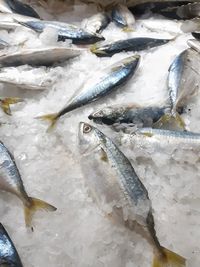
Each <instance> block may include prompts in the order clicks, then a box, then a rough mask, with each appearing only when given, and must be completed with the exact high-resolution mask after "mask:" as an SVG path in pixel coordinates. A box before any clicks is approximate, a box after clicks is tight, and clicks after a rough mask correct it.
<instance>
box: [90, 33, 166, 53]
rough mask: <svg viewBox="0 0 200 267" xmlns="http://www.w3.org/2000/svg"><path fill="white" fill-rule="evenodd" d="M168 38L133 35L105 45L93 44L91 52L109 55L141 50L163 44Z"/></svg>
mask: <svg viewBox="0 0 200 267" xmlns="http://www.w3.org/2000/svg"><path fill="white" fill-rule="evenodd" d="M169 41H170V40H167V39H154V38H147V37H135V38H130V39H126V40H120V41H116V42H113V43H109V44H105V45H102V46H101V45H93V46H92V47H91V52H92V53H94V54H96V55H97V56H99V57H111V56H113V55H114V54H116V53H120V52H123V51H126V52H128V51H133V52H135V51H141V50H145V49H150V48H152V47H156V46H160V45H164V44H166V43H168V42H169Z"/></svg>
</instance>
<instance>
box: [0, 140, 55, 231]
mask: <svg viewBox="0 0 200 267" xmlns="http://www.w3.org/2000/svg"><path fill="white" fill-rule="evenodd" d="M0 190H2V191H6V192H9V193H11V194H14V195H16V196H17V197H18V198H19V199H20V200H21V201H22V203H23V205H24V209H25V210H24V211H25V221H26V225H27V226H28V227H29V226H31V219H32V216H33V214H34V212H35V211H36V210H38V209H47V210H49V211H55V210H56V208H55V207H53V206H51V205H49V204H48V203H46V202H43V201H42V200H39V199H35V198H31V197H29V196H28V194H27V193H26V190H25V187H24V185H23V181H22V178H21V175H20V172H19V170H18V168H17V165H16V163H15V159H14V157H13V155H12V154H11V153H10V152H9V150H8V149H7V148H6V147H5V145H4V144H3V143H2V142H0Z"/></svg>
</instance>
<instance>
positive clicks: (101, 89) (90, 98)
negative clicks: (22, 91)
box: [38, 55, 140, 129]
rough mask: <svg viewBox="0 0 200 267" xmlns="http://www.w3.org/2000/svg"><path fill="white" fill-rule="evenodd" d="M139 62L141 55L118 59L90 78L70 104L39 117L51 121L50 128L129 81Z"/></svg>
mask: <svg viewBox="0 0 200 267" xmlns="http://www.w3.org/2000/svg"><path fill="white" fill-rule="evenodd" d="M139 62H140V56H139V55H136V56H131V57H126V58H124V59H122V60H120V61H118V62H117V63H115V64H113V65H111V66H110V67H109V68H106V69H105V70H103V71H101V72H100V74H99V75H98V76H95V79H94V78H93V77H92V78H91V79H89V80H88V82H87V83H86V84H85V85H84V86H83V88H81V89H80V91H79V92H75V94H74V96H72V98H71V99H70V100H69V102H68V104H67V105H66V106H65V107H64V108H63V109H61V110H60V111H59V112H58V113H54V114H48V115H44V116H41V117H38V118H39V119H42V120H48V121H50V122H51V126H50V128H51V127H53V126H54V125H55V123H56V122H57V120H58V119H59V118H60V117H62V116H63V115H65V114H67V113H69V112H71V111H73V110H75V109H77V108H80V107H82V106H84V105H88V104H89V103H91V102H94V101H96V100H98V99H99V98H101V97H103V96H105V95H108V94H109V93H111V92H112V91H114V90H116V89H117V88H118V87H119V86H120V85H122V84H124V83H125V82H126V81H128V80H129V79H130V78H131V77H132V76H133V74H134V73H135V71H136V69H137V67H138V65H139ZM50 128H49V129H50Z"/></svg>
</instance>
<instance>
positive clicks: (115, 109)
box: [88, 104, 168, 130]
mask: <svg viewBox="0 0 200 267" xmlns="http://www.w3.org/2000/svg"><path fill="white" fill-rule="evenodd" d="M167 111H168V108H167V107H158V106H149V107H144V108H143V107H140V106H137V105H134V104H129V105H113V106H109V107H105V108H103V109H101V110H98V111H95V112H93V113H92V114H90V115H89V116H88V118H89V119H90V120H93V121H94V122H95V123H102V124H105V125H112V126H113V128H114V129H115V130H117V129H118V127H119V129H120V130H127V129H128V128H129V129H131V128H132V127H137V128H141V127H152V126H153V125H154V124H155V123H156V122H157V121H158V120H159V119H160V118H161V117H162V116H164V115H165V114H166V113H167ZM121 125H122V126H121ZM120 126H121V127H120Z"/></svg>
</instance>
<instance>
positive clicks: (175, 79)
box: [168, 48, 200, 114]
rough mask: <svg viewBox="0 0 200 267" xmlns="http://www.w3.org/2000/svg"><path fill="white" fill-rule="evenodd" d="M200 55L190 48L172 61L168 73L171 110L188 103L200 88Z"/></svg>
mask: <svg viewBox="0 0 200 267" xmlns="http://www.w3.org/2000/svg"><path fill="white" fill-rule="evenodd" d="M199 80H200V55H199V54H198V53H197V52H196V51H195V50H193V49H191V48H188V49H186V50H184V51H183V52H182V53H180V54H179V55H178V56H177V57H176V58H175V59H174V61H173V62H172V64H171V66H170V68H169V73H168V90H169V99H170V103H171V112H172V113H174V114H175V113H176V111H177V109H178V108H182V107H184V106H185V105H186V103H187V101H188V99H190V98H191V96H193V95H194V94H195V92H197V90H198V89H199Z"/></svg>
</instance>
